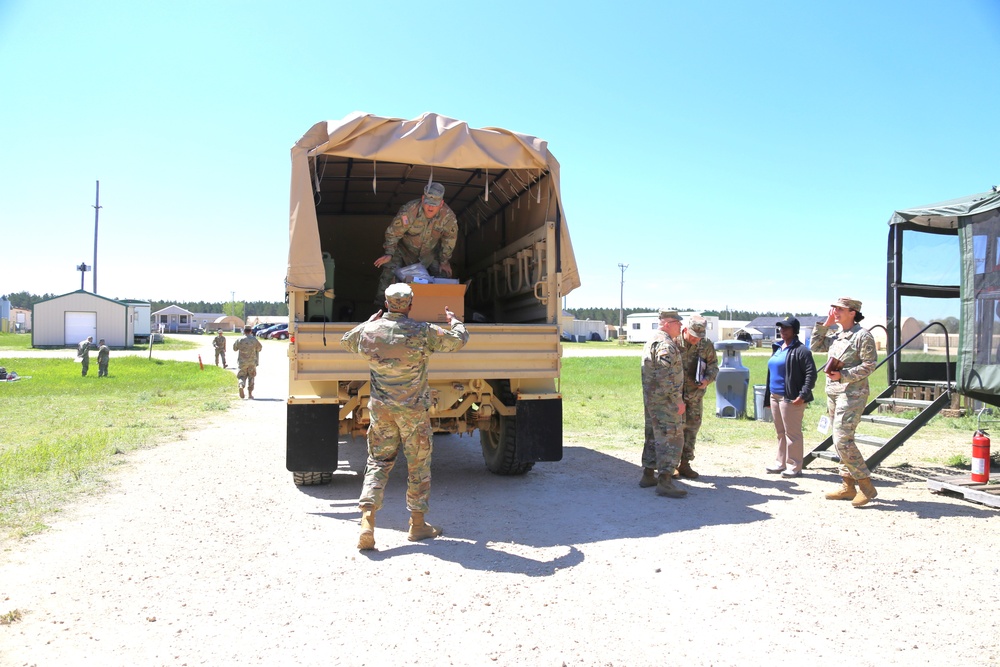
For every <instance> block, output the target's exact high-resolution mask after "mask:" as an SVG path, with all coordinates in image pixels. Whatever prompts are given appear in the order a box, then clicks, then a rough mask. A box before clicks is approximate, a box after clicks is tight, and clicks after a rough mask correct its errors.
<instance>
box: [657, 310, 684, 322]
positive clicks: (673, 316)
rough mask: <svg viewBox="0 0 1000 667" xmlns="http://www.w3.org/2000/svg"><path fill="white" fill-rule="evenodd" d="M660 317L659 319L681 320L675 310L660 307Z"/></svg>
mask: <svg viewBox="0 0 1000 667" xmlns="http://www.w3.org/2000/svg"><path fill="white" fill-rule="evenodd" d="M660 319H661V320H677V321H678V322H680V321H681V316H680V315H679V314H678V313H677V311H676V310H663V309H661V310H660Z"/></svg>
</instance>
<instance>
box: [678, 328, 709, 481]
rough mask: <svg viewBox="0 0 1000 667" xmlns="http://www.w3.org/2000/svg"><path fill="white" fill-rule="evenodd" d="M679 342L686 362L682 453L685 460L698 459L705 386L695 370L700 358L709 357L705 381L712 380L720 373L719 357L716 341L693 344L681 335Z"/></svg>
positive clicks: (703, 340) (704, 339)
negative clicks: (699, 380)
mask: <svg viewBox="0 0 1000 667" xmlns="http://www.w3.org/2000/svg"><path fill="white" fill-rule="evenodd" d="M677 344H678V345H679V346H680V348H681V359H682V362H681V363H682V364H683V366H684V405H685V409H684V451H683V452H682V453H681V460H682V461H691V460H693V459H694V443H695V440H696V439H697V438H698V431H699V430H700V429H701V419H702V413H703V412H704V410H703V409H702V406H703V403H704V398H705V391H706V390H705V389H701V388H700V386H699V383H698V382H695V379H694V378H695V373H696V372H697V369H698V360H699V359H702V360H704V361H705V371H704V373H703V377H702V381H705V380H708V382H709V383H710V384H711V383H712V382H715V378H716V377H717V376H718V375H719V359H718V357H717V356H716V354H715V345H714V344H712V341H710V340H708V339H707V338H701V339H699V340H698V342H697V343H696V344H695V345H692V344H690V343H689V342H687V340H685V339H684V336H683V335H681V337H680V339H679V340H678V341H677Z"/></svg>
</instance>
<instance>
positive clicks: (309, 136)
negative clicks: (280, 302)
mask: <svg viewBox="0 0 1000 667" xmlns="http://www.w3.org/2000/svg"><path fill="white" fill-rule="evenodd" d="M320 155H334V156H339V157H353V158H359V159H365V160H372V161H375V162H376V165H377V163H378V162H396V163H402V164H419V165H429V166H435V167H446V168H447V167H450V168H455V169H469V168H479V169H487V170H496V173H497V174H499V173H501V172H502V171H503V170H529V171H530V170H537V171H547V172H548V173H549V175H550V177H551V183H552V187H553V188H554V189H555V193H554V197H553V199H554V200H555V202H556V203H557V205H558V206H559V208H560V210H559V216H560V217H561V227H560V260H561V267H560V268H561V273H562V287H561V290H560V291H561V293H562V294H563V295H566V294H569V293H570V292H571V291H573V290H574V289H576V288H577V287H579V286H580V276H579V273H578V272H577V267H576V258H575V257H574V255H573V246H572V243H571V241H570V235H569V230H568V228H567V226H566V216H565V212H564V211H562V197H561V196H560V194H559V162H558V161H557V160H556V159H555V157H553V156H552V154H551V153H549V150H548V143H547V142H546V141H544V140H542V139H539V138H537V137H532V136H528V135H526V134H519V133H517V132H511V131H509V130H503V129H500V128H481V129H475V128H471V127H469V125H468V123H465V122H464V121H460V120H455V119H453V118H448V117H446V116H439V115H438V114H433V113H426V114H424V115H422V116H420V117H419V118H416V119H414V120H403V119H400V118H382V117H379V116H374V115H372V114H366V113H354V114H351V115H350V116H348V117H347V118H344V119H343V120H339V121H325V122H321V123H316V124H315V125H313V126H312V127H311V128H310V129H309V131H308V132H306V133H305V135H303V137H302V138H301V139H299V141H298V142H297V143H296V144H295V146H294V147H293V148H292V185H291V198H290V201H291V207H290V211H289V238H290V240H291V243H290V244H289V250H288V272H287V274H286V277H285V283H286V289H289V290H292V289H302V290H316V291H322V290H323V287H324V281H325V279H326V273H325V268H324V264H323V257H322V252H321V250H320V238H319V225H318V223H317V219H316V209H315V207H314V205H313V195H314V191H315V190H314V185H313V180H312V176H311V173H310V167H309V160H310V159H312V158H316V157H317V156H320ZM386 187H388V184H386ZM377 188H378V178H377V174H376V177H375V179H373V182H372V189H373V190H377ZM446 200H447V195H446ZM386 222H388V220H387V221H386Z"/></svg>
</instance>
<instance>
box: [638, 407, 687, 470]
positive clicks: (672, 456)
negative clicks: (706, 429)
mask: <svg viewBox="0 0 1000 667" xmlns="http://www.w3.org/2000/svg"><path fill="white" fill-rule="evenodd" d="M643 413H644V417H645V422H646V434H645V435H646V437H645V442H643V445H642V467H643V468H653V469H655V470H658V471H660V472H661V473H667V474H672V473H673V471H674V469H675V468H676V467H677V466H678V465H680V462H681V452H682V451H683V449H684V425H683V424H682V423H680V422H674V421H668V415H667V413H666V411H665V410H663V409H662V406H654V407H652V408H650V406H649V405H647V404H646V402H645V401H643ZM669 416H670V417H673V418H674V419H676V416H675V415H669Z"/></svg>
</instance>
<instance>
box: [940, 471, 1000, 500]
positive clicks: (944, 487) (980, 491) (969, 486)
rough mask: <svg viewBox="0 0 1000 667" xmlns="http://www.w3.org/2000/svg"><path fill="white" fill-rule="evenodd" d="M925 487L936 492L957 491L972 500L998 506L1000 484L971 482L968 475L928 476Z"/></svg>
mask: <svg viewBox="0 0 1000 667" xmlns="http://www.w3.org/2000/svg"><path fill="white" fill-rule="evenodd" d="M927 488H928V489H930V490H931V491H936V492H938V493H940V492H942V491H947V492H950V493H957V494H958V495H960V496H964V497H965V499H966V500H971V501H972V502H976V503H981V504H983V505H989V506H990V507H1000V484H983V483H982V482H973V481H972V479H971V478H970V477H969V476H968V475H958V476H955V477H951V476H949V477H930V478H928V479H927Z"/></svg>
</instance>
